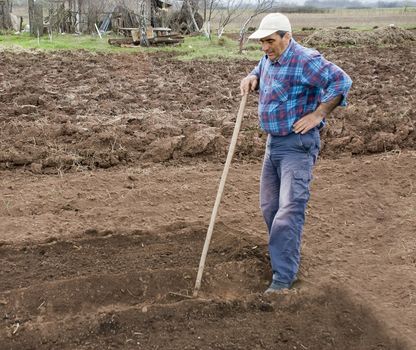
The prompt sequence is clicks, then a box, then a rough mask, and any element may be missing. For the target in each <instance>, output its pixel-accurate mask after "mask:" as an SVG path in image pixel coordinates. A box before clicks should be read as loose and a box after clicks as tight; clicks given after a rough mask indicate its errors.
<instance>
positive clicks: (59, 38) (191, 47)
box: [0, 33, 261, 61]
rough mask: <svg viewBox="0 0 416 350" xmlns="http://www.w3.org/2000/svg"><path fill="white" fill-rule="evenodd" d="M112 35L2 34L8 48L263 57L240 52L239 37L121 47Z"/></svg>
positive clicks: (186, 57)
mask: <svg viewBox="0 0 416 350" xmlns="http://www.w3.org/2000/svg"><path fill="white" fill-rule="evenodd" d="M108 38H109V37H108V36H104V37H103V39H100V38H99V37H98V36H91V35H71V34H65V35H61V34H55V35H53V36H52V39H50V38H49V36H47V35H45V36H43V37H41V38H39V40H38V39H37V38H34V37H31V36H30V35H29V34H27V33H23V34H20V35H14V34H7V35H0V48H5V49H10V50H13V49H39V50H44V51H54V50H87V51H92V52H105V53H120V52H128V53H136V52H152V53H154V52H173V53H175V54H176V55H177V57H178V59H180V60H184V61H187V60H195V59H202V60H222V59H236V58H241V57H245V58H248V59H253V60H257V59H259V58H260V57H261V52H260V50H247V51H246V52H245V53H244V54H242V55H240V54H238V43H237V42H236V41H235V40H230V39H228V38H225V37H223V38H221V39H220V40H218V38H217V37H214V38H213V39H212V40H208V39H207V38H205V37H203V36H196V37H187V38H185V42H184V43H183V44H182V45H180V46H164V47H150V48H144V47H133V48H120V47H116V46H112V45H109V44H108V42H107V40H108Z"/></svg>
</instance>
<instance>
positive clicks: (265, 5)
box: [238, 0, 275, 53]
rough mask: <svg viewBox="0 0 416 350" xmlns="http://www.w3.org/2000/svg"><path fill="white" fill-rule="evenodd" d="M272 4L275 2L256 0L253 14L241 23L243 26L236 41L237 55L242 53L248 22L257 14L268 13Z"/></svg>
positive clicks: (273, 0) (271, 0)
mask: <svg viewBox="0 0 416 350" xmlns="http://www.w3.org/2000/svg"><path fill="white" fill-rule="evenodd" d="M274 4H275V0H257V5H256V7H255V9H254V11H253V13H252V14H251V15H250V16H249V17H248V18H247V19H246V20H245V21H244V22H243V25H242V26H241V28H240V36H239V39H238V47H239V53H242V52H243V47H244V44H245V41H246V39H245V36H246V32H247V28H248V25H249V24H250V22H251V21H252V20H253V18H255V17H256V16H258V15H259V14H261V13H264V12H267V11H269V10H270V9H271V8H272V7H273V6H274Z"/></svg>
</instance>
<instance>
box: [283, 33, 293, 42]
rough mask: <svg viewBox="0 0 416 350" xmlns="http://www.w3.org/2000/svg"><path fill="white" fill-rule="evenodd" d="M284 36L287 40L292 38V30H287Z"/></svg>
mask: <svg viewBox="0 0 416 350" xmlns="http://www.w3.org/2000/svg"><path fill="white" fill-rule="evenodd" d="M284 38H285V39H286V40H290V39H291V38H292V33H291V32H286V33H285V36H284Z"/></svg>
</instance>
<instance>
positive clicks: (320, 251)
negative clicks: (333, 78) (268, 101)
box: [0, 44, 416, 350]
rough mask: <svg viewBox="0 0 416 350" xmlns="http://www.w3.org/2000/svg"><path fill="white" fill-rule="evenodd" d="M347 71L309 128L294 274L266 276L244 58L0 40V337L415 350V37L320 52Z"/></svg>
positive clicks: (61, 344) (134, 345)
mask: <svg viewBox="0 0 416 350" xmlns="http://www.w3.org/2000/svg"><path fill="white" fill-rule="evenodd" d="M322 51H323V53H324V54H325V56H326V57H327V58H328V59H330V60H332V61H334V62H335V63H337V64H339V65H340V66H341V67H343V69H344V70H345V71H346V72H347V73H348V74H350V76H351V77H352V79H353V81H354V85H353V89H352V91H351V94H350V98H349V101H350V103H349V106H348V107H347V108H345V109H338V110H337V111H336V112H335V113H334V114H333V115H332V116H331V118H330V120H329V121H328V126H327V127H326V129H324V130H323V131H322V139H323V148H322V152H321V158H320V160H319V161H318V164H317V167H316V169H315V173H314V182H313V188H312V197H311V201H310V203H309V206H308V212H307V223H306V226H305V231H304V238H303V246H302V251H303V253H302V254H303V255H302V257H303V260H302V266H301V272H300V276H299V277H300V279H299V281H298V282H297V283H296V284H295V288H294V289H292V290H291V291H289V292H288V293H285V294H279V295H274V296H264V295H263V291H264V290H265V288H266V287H267V285H268V284H269V280H270V277H271V273H270V268H269V262H268V252H267V233H266V228H265V225H264V223H263V221H262V217H261V214H260V210H259V208H258V207H259V205H258V187H259V176H260V169H261V161H262V154H263V148H264V144H265V135H264V134H262V132H261V131H260V130H259V129H258V128H257V117H256V108H257V101H256V98H257V97H256V96H255V95H254V94H253V95H252V96H250V97H249V101H248V105H247V108H246V112H245V119H244V121H243V125H242V131H241V134H240V137H239V141H238V145H237V152H236V156H235V159H234V162H233V166H232V169H231V170H230V173H229V176H228V180H227V184H226V191H225V194H224V198H223V202H222V204H221V207H220V212H219V216H218V218H217V223H216V226H215V230H214V236H213V241H212V243H211V246H210V250H209V253H208V260H207V266H206V270H205V273H204V279H203V283H202V288H201V292H200V295H199V298H197V299H195V298H190V297H187V296H190V295H192V289H193V286H194V283H195V278H196V272H197V267H198V263H199V258H200V254H201V251H202V246H203V243H204V239H205V234H206V230H207V227H208V223H209V219H210V215H211V210H212V206H213V204H214V200H215V196H216V191H217V186H218V183H219V179H220V176H221V172H222V167H223V162H224V160H225V157H226V153H227V148H228V144H229V141H230V136H231V134H232V131H233V127H234V121H235V117H236V114H237V109H238V106H239V101H240V96H239V81H240V79H241V78H242V77H244V76H245V75H246V74H247V73H248V72H249V71H250V70H251V69H252V67H253V66H254V65H255V62H250V61H246V60H241V61H238V62H235V61H233V62H228V61H222V62H202V61H194V62H188V63H183V62H179V61H178V60H176V59H175V57H173V56H172V55H171V56H169V55H166V53H163V54H162V53H161V54H158V55H145V54H132V55H131V54H128V55H127V54H126V55H105V54H92V53H87V52H56V53H39V52H28V51H24V52H0V63H1V67H2V69H1V71H0V104H1V108H0V125H1V129H0V178H1V182H0V197H1V202H0V216H1V220H0V349H1V350H3V349H4V350H6V349H16V350H17V349H19V350H20V349H301V350H302V349H309V350H310V349H316V350H322V349H337V350H338V349H363V350H364V349H414V348H416V336H415V334H416V326H415V325H416V243H415V240H414V235H415V227H416V219H415V217H416V205H415V203H416V175H415V174H416V148H415V144H416V143H415V141H416V130H415V121H416V115H415V108H414V106H415V93H414V91H415V87H416V86H415V85H416V82H415V78H414V76H415V72H416V62H415V60H414V57H415V56H416V45H415V44H412V45H406V46H399V47H391V46H387V47H383V48H334V49H325V50H322Z"/></svg>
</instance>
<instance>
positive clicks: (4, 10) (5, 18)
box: [0, 0, 13, 29]
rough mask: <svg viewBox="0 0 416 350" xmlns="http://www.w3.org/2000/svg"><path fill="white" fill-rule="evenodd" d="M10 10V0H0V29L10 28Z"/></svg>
mask: <svg viewBox="0 0 416 350" xmlns="http://www.w3.org/2000/svg"><path fill="white" fill-rule="evenodd" d="M11 11H12V4H11V0H0V29H12V28H13V26H12V20H11V18H10V12H11Z"/></svg>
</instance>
